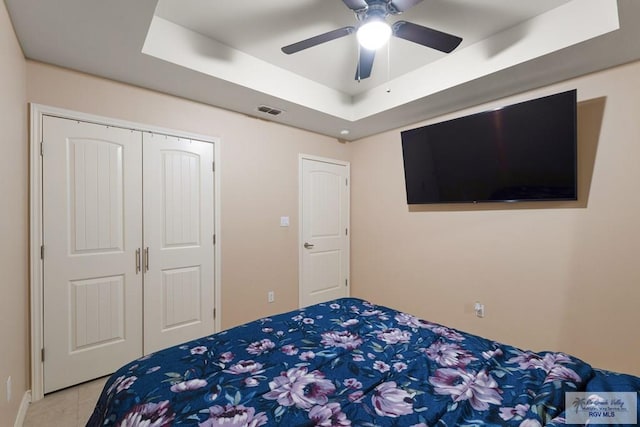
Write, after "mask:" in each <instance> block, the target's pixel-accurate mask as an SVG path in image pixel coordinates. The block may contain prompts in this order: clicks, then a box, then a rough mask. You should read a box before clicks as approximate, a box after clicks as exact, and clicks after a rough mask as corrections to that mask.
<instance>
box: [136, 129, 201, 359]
mask: <svg viewBox="0 0 640 427" xmlns="http://www.w3.org/2000/svg"><path fill="white" fill-rule="evenodd" d="M143 150H144V163H143V176H144V247H145V248H144V257H143V258H144V261H143V268H144V269H145V279H144V325H145V327H144V330H145V332H144V352H145V354H148V353H151V352H154V351H156V350H159V349H162V348H165V347H168V346H171V345H175V344H179V343H181V342H184V341H187V340H191V339H195V338H198V337H201V336H204V335H209V334H211V333H213V332H214V313H213V308H214V271H213V270H214V245H213V233H214V230H213V225H214V219H213V184H214V183H213V144H210V143H205V142H200V141H191V140H189V139H179V138H174V137H165V136H163V135H153V134H144V136H143Z"/></svg>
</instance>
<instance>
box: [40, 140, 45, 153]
mask: <svg viewBox="0 0 640 427" xmlns="http://www.w3.org/2000/svg"><path fill="white" fill-rule="evenodd" d="M40 156H44V142H42V141H40Z"/></svg>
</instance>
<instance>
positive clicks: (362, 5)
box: [342, 0, 369, 10]
mask: <svg viewBox="0 0 640 427" xmlns="http://www.w3.org/2000/svg"><path fill="white" fill-rule="evenodd" d="M342 2H343V3H344V4H346V5H347V7H348V8H349V9H351V10H362V9H366V8H367V7H369V5H368V4H367V2H366V1H365V0H342Z"/></svg>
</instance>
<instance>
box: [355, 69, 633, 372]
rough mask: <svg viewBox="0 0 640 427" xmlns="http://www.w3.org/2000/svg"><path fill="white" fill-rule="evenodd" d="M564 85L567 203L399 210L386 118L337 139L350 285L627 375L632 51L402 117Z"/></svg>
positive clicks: (396, 143)
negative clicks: (570, 105)
mask: <svg viewBox="0 0 640 427" xmlns="http://www.w3.org/2000/svg"><path fill="white" fill-rule="evenodd" d="M572 88H577V89H578V100H579V107H578V122H579V136H578V139H579V142H578V144H579V187H580V188H579V193H580V196H579V199H580V201H579V202H571V203H564V204H561V203H557V202H556V203H539V204H536V203H532V202H529V203H527V204H500V205H497V206H496V205H491V206H487V205H483V206H474V205H445V206H431V207H429V206H422V207H416V208H415V209H409V208H408V207H407V204H406V198H405V190H404V175H403V173H404V172H403V165H402V152H401V141H400V130H394V131H391V132H386V133H383V134H379V135H376V136H373V137H370V138H366V139H364V140H361V141H358V142H356V143H353V144H351V148H352V152H351V161H352V231H353V233H352V269H351V272H352V284H353V288H352V292H353V293H354V295H355V296H359V297H364V298H368V299H371V300H372V301H374V302H378V303H385V304H387V305H390V306H394V307H398V308H401V309H403V310H406V311H409V312H411V313H415V314H418V315H420V316H422V317H424V318H426V319H429V320H432V321H436V322H440V323H444V324H447V325H450V326H454V327H458V328H461V329H463V330H467V331H470V332H474V333H477V334H479V335H483V336H486V337H489V338H492V339H496V340H500V341H504V342H507V343H510V344H514V345H517V346H520V347H524V348H530V349H534V350H543V349H551V350H560V351H565V352H568V353H571V354H574V355H576V356H578V357H581V358H583V359H585V360H586V361H589V362H590V363H592V364H593V365H595V366H598V367H603V368H609V369H613V370H619V371H625V372H630V373H634V374H636V375H638V374H640V330H639V329H638V325H640V309H639V308H638V304H639V303H640V258H639V257H640V197H639V191H638V186H639V185H640V166H639V165H640V163H639V162H640V62H636V63H634V64H631V65H627V66H623V67H618V68H615V69H612V70H608V71H604V72H600V73H597V74H593V75H589V76H585V77H582V78H578V79H574V80H570V81H567V82H563V83H561V84H557V85H554V86H550V87H545V88H542V89H540V90H535V91H531V92H527V93H523V94H521V95H518V96H514V97H511V98H507V99H501V100H499V101H496V102H492V103H490V104H486V105H481V106H478V107H476V108H472V109H468V110H464V111H459V112H456V113H455V114H450V115H447V116H445V117H439V118H437V119H435V120H431V121H429V122H424V123H420V124H416V125H415V126H410V127H416V126H418V125H422V124H426V123H431V122H436V121H441V120H443V119H446V118H452V117H456V116H461V115H465V114H469V113H472V112H477V111H481V110H484V109H487V108H491V107H493V106H498V105H506V104H509V103H513V102H517V101H521V100H525V99H530V98H535V97H538V96H543V95H547V94H551V93H555V92H560V91H563V90H568V89H572ZM475 301H480V302H482V303H484V304H485V305H486V317H485V318H483V319H479V318H477V317H475V316H474V314H473V310H472V307H473V303H474V302H475Z"/></svg>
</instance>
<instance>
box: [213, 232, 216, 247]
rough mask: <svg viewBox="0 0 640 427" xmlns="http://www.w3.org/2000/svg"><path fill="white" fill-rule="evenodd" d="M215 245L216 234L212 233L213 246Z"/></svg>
mask: <svg viewBox="0 0 640 427" xmlns="http://www.w3.org/2000/svg"><path fill="white" fill-rule="evenodd" d="M215 245H216V235H215V234H214V235H213V246H215Z"/></svg>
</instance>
